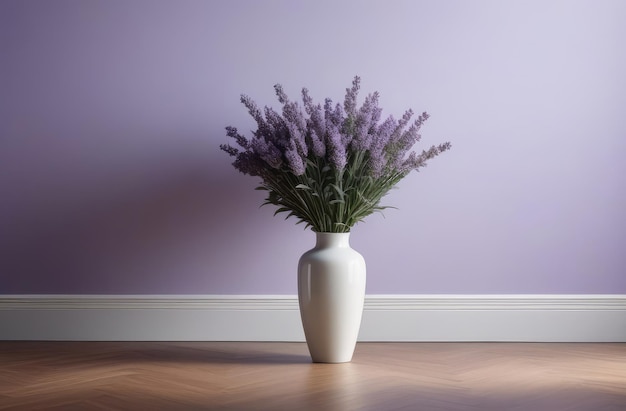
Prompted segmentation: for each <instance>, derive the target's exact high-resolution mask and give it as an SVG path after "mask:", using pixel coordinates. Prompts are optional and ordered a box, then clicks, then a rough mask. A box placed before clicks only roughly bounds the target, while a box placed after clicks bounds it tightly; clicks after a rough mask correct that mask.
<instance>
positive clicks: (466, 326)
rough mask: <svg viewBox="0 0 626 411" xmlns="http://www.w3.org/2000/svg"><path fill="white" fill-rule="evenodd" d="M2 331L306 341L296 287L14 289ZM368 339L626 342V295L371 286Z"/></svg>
mask: <svg viewBox="0 0 626 411" xmlns="http://www.w3.org/2000/svg"><path fill="white" fill-rule="evenodd" d="M0 340H72V341H304V334H303V331H302V326H301V323H300V314H299V311H298V301H297V298H296V297H295V296H267V295H257V296H224V295H222V296H212V295H204V296H163V295H150V296H146V295H117V296H102V295H5V296H0ZM359 341H528V342H626V295H370V296H367V297H366V301H365V308H364V312H363V321H362V324H361V332H360V334H359Z"/></svg>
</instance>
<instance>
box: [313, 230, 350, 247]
mask: <svg viewBox="0 0 626 411" xmlns="http://www.w3.org/2000/svg"><path fill="white" fill-rule="evenodd" d="M315 235H316V243H315V247H316V248H321V247H350V233H315Z"/></svg>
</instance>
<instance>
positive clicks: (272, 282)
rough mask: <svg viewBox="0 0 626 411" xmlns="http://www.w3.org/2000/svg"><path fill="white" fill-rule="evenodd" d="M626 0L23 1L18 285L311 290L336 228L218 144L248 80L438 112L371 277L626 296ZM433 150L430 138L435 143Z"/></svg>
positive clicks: (427, 284) (11, 126) (4, 207)
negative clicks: (302, 276)
mask: <svg viewBox="0 0 626 411" xmlns="http://www.w3.org/2000/svg"><path fill="white" fill-rule="evenodd" d="M624 21H626V2H624V1H622V0H613V1H611V0H588V1H575V0H574V1H569V0H563V1H550V0H547V1H546V0H541V1H539V0H523V1H522V0H519V1H506V2H503V1H496V0H493V1H482V0H477V1H434V0H433V1H413V0H410V1H409V0H407V1H386V2H382V1H357V0H354V1H320V0H314V1H313V0H312V1H292V0H279V1H278V0H277V1H269V0H268V1H257V0H247V1H246V0H236V1H230V0H228V1H227V0H223V1H178V0H177V1H174V0H172V1H162V0H134V1H122V0H93V1H80V0H55V1H33V0H3V1H2V2H0V131H1V132H0V294H39V293H41V294H49V293H60V294H75V293H79V294H295V292H296V281H295V266H296V263H297V260H298V257H299V255H300V254H302V253H303V252H304V251H305V250H307V249H308V248H310V247H311V246H312V244H313V241H314V240H313V238H314V237H313V234H312V233H311V232H308V231H304V230H303V229H302V228H301V226H295V225H294V224H293V221H290V220H287V221H283V220H282V219H281V218H273V217H272V213H273V210H272V209H270V208H268V207H266V208H260V209H259V205H260V203H261V202H262V199H263V194H262V193H261V192H258V191H254V190H253V188H254V187H255V185H256V183H257V181H255V179H254V178H250V177H248V176H243V175H240V174H238V173H237V172H236V171H235V170H234V169H233V168H232V167H231V166H230V159H229V158H228V157H227V156H226V155H225V154H224V153H222V152H220V151H219V150H218V146H219V144H220V143H223V142H226V141H227V138H226V137H225V133H224V127H225V126H226V125H235V126H237V127H239V128H240V129H242V130H247V129H252V127H253V123H252V121H251V119H249V118H248V115H247V113H246V110H245V108H244V107H243V106H241V104H240V103H239V95H240V93H247V94H249V95H250V96H252V97H253V98H254V99H256V100H257V102H259V103H260V104H262V105H265V104H270V105H275V104H277V102H276V100H275V98H274V96H273V89H272V86H273V85H274V84H275V83H277V82H280V83H282V84H283V86H284V88H285V90H286V91H287V92H288V93H289V94H291V95H292V96H294V97H295V96H297V95H298V94H299V92H300V89H301V87H302V86H306V87H308V88H309V89H310V91H311V94H312V95H313V97H314V98H315V99H317V100H322V99H323V98H324V97H327V96H328V97H332V98H333V99H334V100H335V101H337V100H340V99H342V98H343V94H344V90H345V88H346V87H348V86H349V85H350V81H351V80H352V77H353V76H354V75H356V74H358V75H360V76H361V77H362V90H363V92H364V93H367V92H372V91H375V90H378V91H379V92H380V93H381V106H382V107H383V109H384V113H383V114H384V115H387V114H390V113H393V114H394V115H396V116H400V115H401V114H402V113H403V112H404V110H405V109H407V108H409V107H411V108H413V109H414V110H416V111H418V112H419V111H423V110H426V111H428V112H429V113H430V114H431V115H432V118H431V119H430V120H429V121H428V122H427V124H426V125H425V127H424V129H423V144H424V146H429V145H431V144H436V143H439V142H443V141H446V140H450V141H451V142H452V143H453V149H452V151H451V152H449V153H446V154H445V155H443V156H442V157H440V158H437V159H436V160H435V161H433V162H431V163H430V165H429V166H428V167H427V168H425V169H424V170H423V171H421V172H420V173H419V174H417V173H414V174H413V175H411V176H410V177H408V178H406V179H405V180H404V181H402V182H401V183H400V185H399V190H394V191H393V192H392V194H391V195H389V197H388V198H387V199H386V203H387V204H390V205H394V206H397V207H399V209H398V210H388V211H387V212H386V214H385V217H384V218H383V217H382V216H380V215H374V216H371V218H369V219H368V220H367V222H366V223H364V224H360V225H358V226H357V227H356V228H355V229H354V230H353V233H352V244H353V246H354V248H356V249H357V250H359V251H360V252H361V253H362V254H363V255H364V256H365V258H366V261H367V263H368V289H367V292H368V293H370V294H421V293H441V294H446V293H454V294H471V293H480V294H490V293H498V294H507V293H523V294H526V293H537V294H542V293H557V294H558V293H581V294H587V293H590V294H595V293H626V161H624V153H625V152H626V115H625V111H624V108H625V107H626V76H625V75H624V73H626V47H624V39H626V25H625V24H624ZM420 148H421V147H420Z"/></svg>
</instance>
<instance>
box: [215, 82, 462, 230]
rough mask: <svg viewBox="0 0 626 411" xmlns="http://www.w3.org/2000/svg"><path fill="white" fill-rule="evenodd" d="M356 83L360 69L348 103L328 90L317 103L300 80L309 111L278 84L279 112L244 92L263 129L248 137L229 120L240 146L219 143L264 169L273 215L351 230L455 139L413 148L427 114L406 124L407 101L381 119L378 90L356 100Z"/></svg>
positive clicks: (245, 165) (243, 166)
mask: <svg viewBox="0 0 626 411" xmlns="http://www.w3.org/2000/svg"><path fill="white" fill-rule="evenodd" d="M359 88H360V78H359V77H358V76H356V77H355V78H354V80H353V82H352V87H351V88H348V89H346V96H345V99H344V102H343V106H342V105H341V104H339V103H337V104H336V105H334V106H333V102H332V100H331V99H328V98H327V99H326V100H325V102H324V106H322V105H321V104H314V103H313V100H312V99H311V97H310V96H309V92H308V90H307V89H306V88H303V89H302V102H303V108H304V112H306V115H305V114H304V112H303V111H302V107H301V106H300V104H299V103H298V102H295V101H291V100H289V98H288V97H287V95H286V94H285V92H284V91H283V88H282V86H281V85H280V84H277V85H275V86H274V89H275V91H276V95H277V97H278V101H279V102H280V103H281V104H282V106H283V107H282V114H281V113H278V112H277V111H275V110H274V109H272V108H269V107H265V108H264V111H263V112H261V109H259V108H258V107H257V105H256V103H255V102H254V101H253V100H252V99H251V98H250V97H249V96H247V95H242V96H241V102H242V103H243V104H244V106H246V108H247V109H248V112H249V113H250V115H251V116H252V117H253V118H254V120H255V121H256V123H257V126H258V129H257V130H256V131H255V132H253V137H252V138H251V139H247V138H246V137H244V136H242V135H241V134H239V132H238V131H237V128H235V127H230V126H229V127H226V134H227V136H229V137H232V138H234V139H235V141H236V142H237V144H238V145H239V147H240V148H236V147H233V146H231V145H229V144H222V145H220V148H221V149H222V150H224V151H225V152H227V153H228V154H230V155H231V156H233V157H235V161H234V162H233V165H234V166H235V168H236V169H237V170H239V171H240V172H242V173H244V174H249V175H251V176H259V177H261V179H262V182H261V185H260V186H259V187H258V188H257V189H259V190H266V191H267V192H268V196H267V199H266V200H265V202H264V203H263V205H266V204H273V205H275V206H277V207H278V209H277V210H276V212H275V213H274V215H276V214H278V213H282V212H286V213H287V217H286V218H289V217H292V216H293V217H295V218H297V219H298V222H297V224H299V223H305V224H306V226H305V227H311V228H312V229H313V231H316V232H333V233H345V232H349V231H350V229H351V227H353V226H354V225H355V224H356V223H357V222H359V221H362V220H363V219H364V218H365V217H366V216H368V215H370V214H372V213H373V212H375V211H382V210H383V209H385V208H388V207H385V206H381V205H380V200H381V198H382V197H383V196H384V195H385V194H387V193H388V192H389V190H390V189H391V188H393V187H394V186H395V185H396V184H397V183H398V182H399V181H400V180H401V179H402V178H404V177H405V176H406V175H407V174H409V173H410V172H411V171H412V170H418V169H419V168H421V167H424V166H425V165H426V161H427V160H429V159H431V158H433V157H435V156H437V155H438V154H440V153H442V152H444V151H446V150H448V149H449V148H450V147H451V145H450V143H449V142H446V143H443V144H440V145H437V146H432V147H430V148H429V149H428V150H424V151H422V152H421V153H420V154H418V153H416V152H415V151H413V152H410V150H411V149H412V147H413V146H414V145H415V143H417V142H418V141H419V140H420V137H421V136H420V134H419V131H420V128H421V126H422V124H423V123H424V122H425V121H426V120H427V119H428V117H429V116H428V114H427V113H425V112H424V113H422V114H421V115H419V116H418V117H417V119H415V120H414V121H413V122H412V124H411V125H410V126H409V127H408V128H406V126H407V125H408V124H409V122H410V121H411V119H412V117H413V111H412V110H410V109H409V110H407V111H406V112H405V113H404V115H403V116H402V118H401V119H399V120H396V119H395V118H394V117H393V116H389V117H388V118H387V119H386V120H384V121H382V122H380V118H381V113H382V110H381V109H380V108H379V107H378V99H379V94H378V92H375V93H373V94H369V95H368V96H367V97H366V98H365V101H364V103H363V104H362V106H361V107H357V96H358V92H359ZM405 128H406V129H405Z"/></svg>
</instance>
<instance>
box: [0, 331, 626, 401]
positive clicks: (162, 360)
mask: <svg viewBox="0 0 626 411" xmlns="http://www.w3.org/2000/svg"><path fill="white" fill-rule="evenodd" d="M44 409H45V410H227V411H228V410H232V411H240V410H241V411H246V410H316V411H317V410H324V411H325V410H328V411H345V410H377V411H378V410H532V411H541V410H550V411H558V410H594V411H595V410H598V411H602V410H615V411H624V410H626V344H528V343H360V344H359V345H358V346H357V351H356V354H355V357H354V360H353V362H352V363H348V364H312V363H311V362H310V359H309V357H308V353H307V349H306V345H304V344H299V343H218V342H197V343H192V342H172V343H157V342H117V343H115V342H108V343H107V342H0V410H44Z"/></svg>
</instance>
